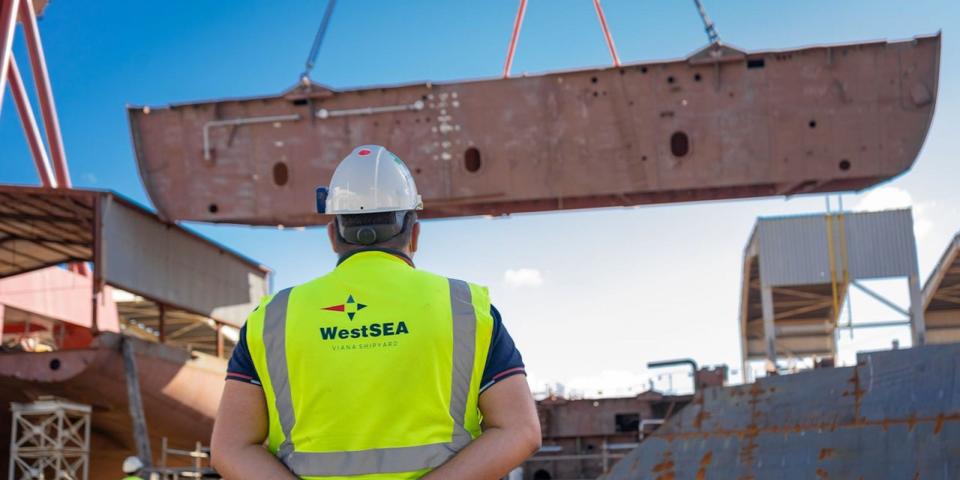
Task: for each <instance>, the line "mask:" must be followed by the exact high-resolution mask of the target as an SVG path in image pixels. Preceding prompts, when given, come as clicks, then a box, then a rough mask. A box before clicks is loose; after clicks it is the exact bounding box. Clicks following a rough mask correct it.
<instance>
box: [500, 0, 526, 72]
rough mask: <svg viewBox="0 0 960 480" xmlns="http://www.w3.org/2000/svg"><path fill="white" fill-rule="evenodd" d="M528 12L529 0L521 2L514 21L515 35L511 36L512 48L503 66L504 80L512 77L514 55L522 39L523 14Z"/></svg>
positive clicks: (508, 48) (509, 49)
mask: <svg viewBox="0 0 960 480" xmlns="http://www.w3.org/2000/svg"><path fill="white" fill-rule="evenodd" d="M526 11H527V0H520V7H519V8H517V18H516V20H514V21H513V35H511V36H510V46H509V47H507V61H506V62H505V63H504V64H503V78H507V77H509V76H510V67H511V66H513V54H514V53H515V52H516V51H517V39H518V38H520V26H521V25H523V14H524V13H525V12H526Z"/></svg>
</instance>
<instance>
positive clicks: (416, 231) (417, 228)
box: [410, 222, 420, 254]
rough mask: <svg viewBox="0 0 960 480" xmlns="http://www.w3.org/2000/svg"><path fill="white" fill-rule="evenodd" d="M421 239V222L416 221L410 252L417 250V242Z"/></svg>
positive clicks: (411, 237)
mask: <svg viewBox="0 0 960 480" xmlns="http://www.w3.org/2000/svg"><path fill="white" fill-rule="evenodd" d="M419 240H420V222H414V224H413V234H412V235H410V253H411V254H414V253H416V252H417V242H418V241H419Z"/></svg>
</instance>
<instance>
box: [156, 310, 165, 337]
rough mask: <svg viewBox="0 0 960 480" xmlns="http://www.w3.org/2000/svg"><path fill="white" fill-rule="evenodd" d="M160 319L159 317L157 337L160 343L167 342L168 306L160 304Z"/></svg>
mask: <svg viewBox="0 0 960 480" xmlns="http://www.w3.org/2000/svg"><path fill="white" fill-rule="evenodd" d="M157 310H158V312H159V313H158V317H157V337H159V338H158V340H159V341H160V343H166V342H167V306H166V305H164V304H162V303H158V304H157Z"/></svg>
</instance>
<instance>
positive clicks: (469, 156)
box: [463, 147, 482, 172]
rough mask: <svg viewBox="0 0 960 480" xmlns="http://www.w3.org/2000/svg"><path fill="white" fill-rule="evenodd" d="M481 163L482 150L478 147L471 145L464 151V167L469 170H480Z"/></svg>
mask: <svg viewBox="0 0 960 480" xmlns="http://www.w3.org/2000/svg"><path fill="white" fill-rule="evenodd" d="M481 163H482V162H481V160H480V150H478V149H477V147H470V148H468V149H467V151H465V152H463V167H464V168H466V169H467V171H468V172H476V171H477V170H480V165H481Z"/></svg>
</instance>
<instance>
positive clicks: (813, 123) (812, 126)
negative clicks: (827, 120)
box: [807, 120, 817, 128]
mask: <svg viewBox="0 0 960 480" xmlns="http://www.w3.org/2000/svg"><path fill="white" fill-rule="evenodd" d="M807 126H809V127H810V128H817V121H816V120H810V123H808V124H807Z"/></svg>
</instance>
